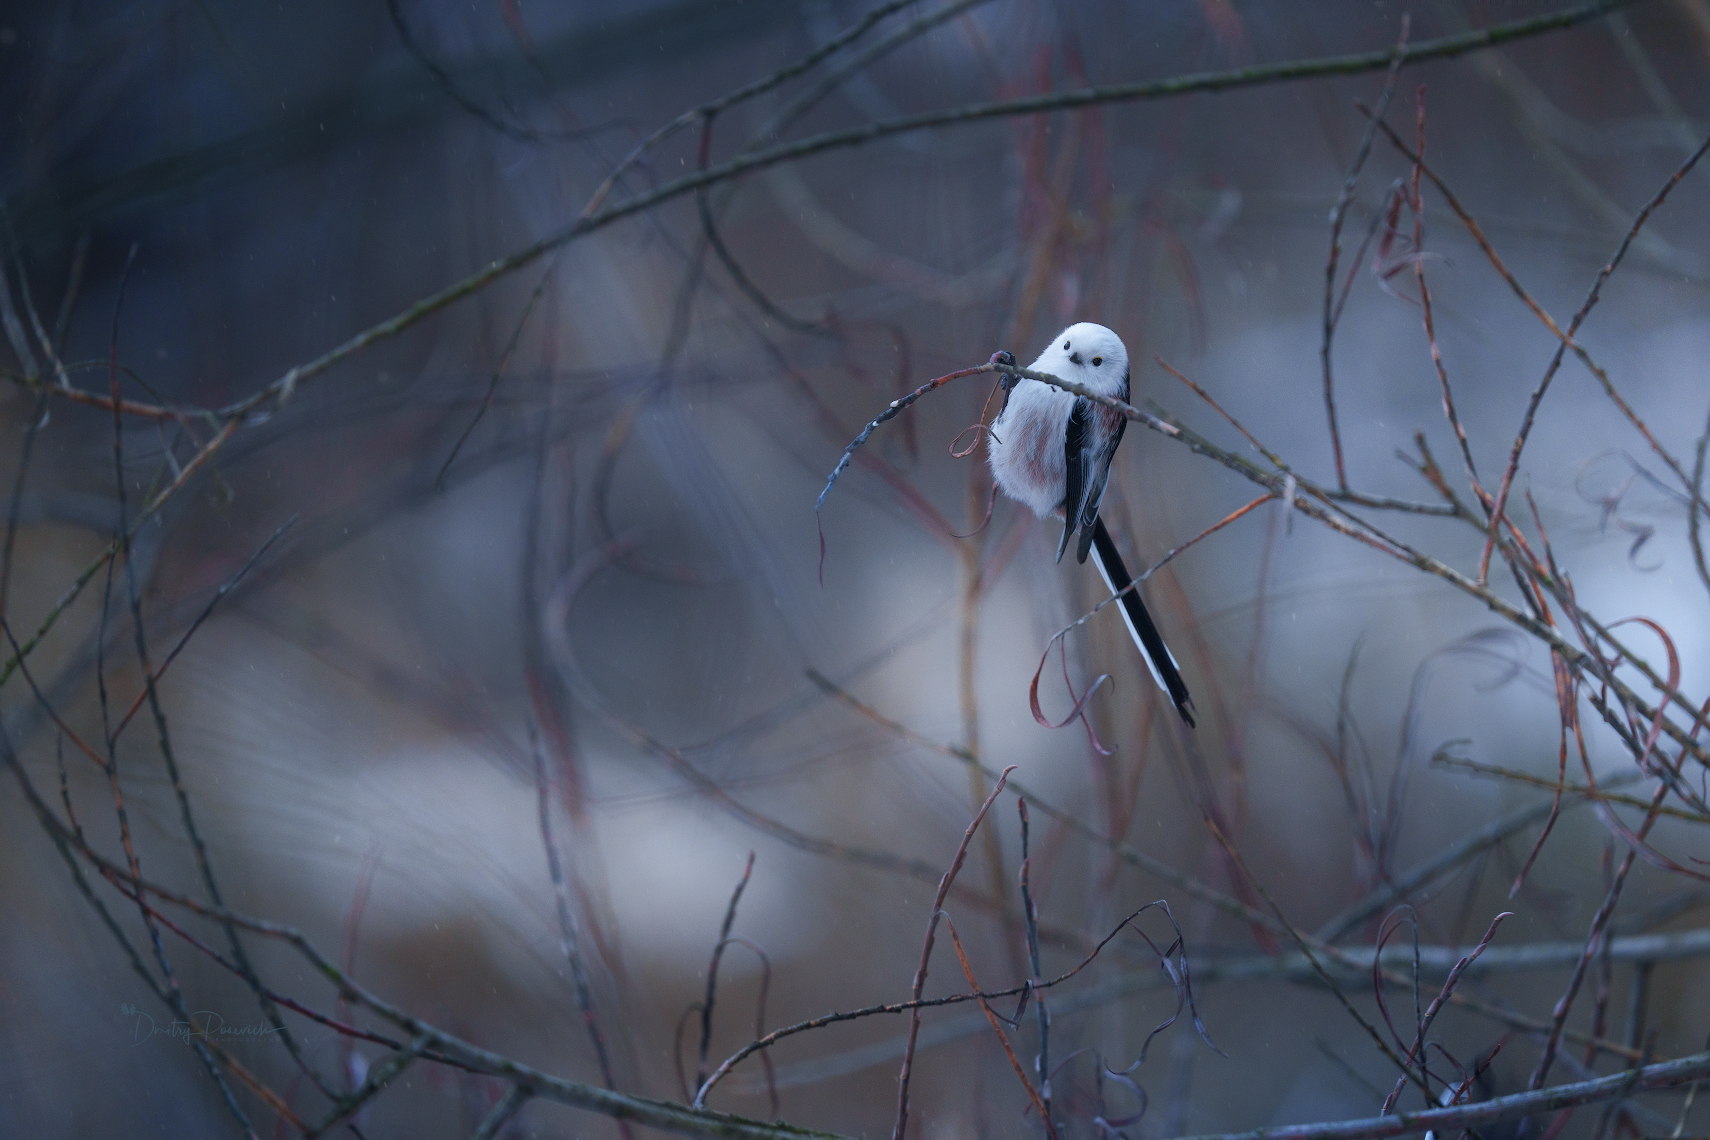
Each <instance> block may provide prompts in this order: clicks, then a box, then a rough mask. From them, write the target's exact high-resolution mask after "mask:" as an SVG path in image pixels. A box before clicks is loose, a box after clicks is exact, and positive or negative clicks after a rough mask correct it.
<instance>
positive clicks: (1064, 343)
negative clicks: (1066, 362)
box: [1063, 341, 1069, 349]
mask: <svg viewBox="0 0 1710 1140" xmlns="http://www.w3.org/2000/svg"><path fill="white" fill-rule="evenodd" d="M1063 347H1064V348H1065V349H1067V348H1068V347H1069V342H1068V341H1064V342H1063Z"/></svg>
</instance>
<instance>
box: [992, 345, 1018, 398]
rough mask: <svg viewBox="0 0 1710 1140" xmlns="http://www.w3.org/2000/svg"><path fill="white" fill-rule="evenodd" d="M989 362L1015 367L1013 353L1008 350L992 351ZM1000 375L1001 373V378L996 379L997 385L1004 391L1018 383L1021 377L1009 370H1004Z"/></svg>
mask: <svg viewBox="0 0 1710 1140" xmlns="http://www.w3.org/2000/svg"><path fill="white" fill-rule="evenodd" d="M991 363H993V364H1006V365H1008V366H1009V367H1011V368H1014V367H1015V353H1013V352H1009V351H1007V350H1003V351H999V352H994V353H992V359H991ZM1002 375H1003V379H1001V380H999V381H998V386H999V387H1001V388H1002V389H1003V390H1004V391H1005V392H1007V391H1009V390H1010V389H1011V388H1013V387H1015V386H1016V384H1018V383H1020V381H1021V377H1019V376H1016V375H1015V374H1013V373H1010V372H1005V373H1003V374H1002Z"/></svg>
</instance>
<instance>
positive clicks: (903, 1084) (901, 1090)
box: [891, 765, 1015, 1140]
mask: <svg viewBox="0 0 1710 1140" xmlns="http://www.w3.org/2000/svg"><path fill="white" fill-rule="evenodd" d="M1013 771H1015V766H1014V765H1011V766H1010V767H1008V768H1005V769H1004V770H1003V772H1002V774H1000V775H999V776H998V779H997V786H995V787H994V788H992V791H991V794H990V795H989V796H987V797H986V802H985V803H983V804H981V805H980V810H979V811H977V812H975V813H974V818H973V819H972V820H971V821H970V822H969V824H968V829H967V830H966V831H965V832H963V833H962V842H961V843H959V844H957V846H956V855H955V857H954V858H953V859H951V860H950V868H949V870H947V871H945V872H944V878H943V879H942V880H940V882H939V884H938V894H937V895H936V896H935V897H934V898H933V900H932V914H931V916H930V917H928V918H927V920H926V938H925V939H924V940H923V941H922V942H921V946H920V965H919V967H917V968H916V970H915V972H914V988H913V991H912V993H911V994H910V996H911V997H912V998H913V999H914V1000H916V1001H919V1000H920V991H921V990H922V989H924V988H925V986H926V969H927V966H928V965H929V964H930V963H931V961H932V942H933V938H934V936H935V935H936V934H937V932H938V920H939V919H940V918H941V917H942V916H943V914H944V899H945V896H947V895H948V894H949V893H950V884H951V883H954V882H955V881H956V874H957V872H958V871H960V870H961V869H962V863H963V861H964V860H966V859H967V857H968V845H969V844H970V843H972V842H973V840H974V832H976V831H978V830H979V827H980V821H981V820H983V819H985V818H986V812H988V811H990V810H991V806H992V804H993V803H994V802H996V800H997V798H998V794H999V793H1000V792H1002V791H1003V786H1004V784H1005V783H1007V782H1008V781H1009V774H1010V773H1011V772H1013ZM919 1036H920V1010H919V1008H918V1007H917V1008H915V1009H913V1010H911V1011H910V1012H909V1022H908V1045H907V1046H906V1047H905V1049H904V1051H903V1061H902V1070H901V1071H900V1072H898V1074H897V1120H896V1124H895V1126H893V1127H892V1129H891V1140H903V1135H904V1134H905V1133H906V1132H907V1131H908V1084H909V1077H910V1076H911V1075H912V1072H913V1069H914V1046H915V1041H916V1040H917V1039H918V1038H919Z"/></svg>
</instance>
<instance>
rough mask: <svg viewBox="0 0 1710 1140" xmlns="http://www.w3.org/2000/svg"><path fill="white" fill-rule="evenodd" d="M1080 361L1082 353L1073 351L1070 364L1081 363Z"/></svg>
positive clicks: (1070, 355)
mask: <svg viewBox="0 0 1710 1140" xmlns="http://www.w3.org/2000/svg"><path fill="white" fill-rule="evenodd" d="M1080 362H1081V354H1080V353H1078V352H1071V353H1070V354H1069V363H1070V364H1079V363H1080Z"/></svg>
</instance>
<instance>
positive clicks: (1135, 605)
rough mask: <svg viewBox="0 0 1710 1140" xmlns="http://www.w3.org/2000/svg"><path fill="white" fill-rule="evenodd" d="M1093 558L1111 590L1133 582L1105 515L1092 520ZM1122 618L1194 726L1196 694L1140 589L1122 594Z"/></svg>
mask: <svg viewBox="0 0 1710 1140" xmlns="http://www.w3.org/2000/svg"><path fill="white" fill-rule="evenodd" d="M1093 561H1094V562H1096V563H1098V572H1099V573H1100V574H1101V575H1103V576H1104V584H1105V585H1106V586H1108V587H1110V592H1111V593H1113V594H1118V593H1122V591H1123V590H1128V587H1129V586H1131V585H1133V584H1134V579H1133V578H1130V577H1129V576H1128V567H1126V566H1124V565H1123V564H1122V555H1120V554H1118V553H1117V551H1116V543H1114V542H1112V541H1111V540H1110V532H1109V531H1108V530H1106V529H1104V519H1103V518H1100V519H1098V520H1097V521H1096V522H1094V523H1093ZM1122 620H1123V621H1125V622H1127V623H1128V632H1129V633H1131V634H1133V635H1134V644H1135V645H1137V646H1139V647H1140V656H1141V657H1143V658H1145V659H1146V667H1147V668H1148V669H1150V670H1151V671H1152V679H1153V680H1154V681H1156V682H1158V688H1160V689H1162V690H1164V692H1166V693H1168V694H1169V696H1170V700H1171V701H1172V702H1174V703H1175V706H1176V711H1177V712H1179V713H1181V714H1182V719H1183V720H1185V721H1187V722H1188V727H1190V728H1191V727H1193V698H1192V697H1190V696H1188V691H1187V684H1186V683H1185V682H1183V680H1182V673H1181V669H1180V668H1178V667H1177V665H1176V659H1175V657H1174V656H1172V655H1171V653H1170V647H1169V646H1167V645H1165V644H1164V639H1163V638H1162V637H1161V636H1159V634H1158V627H1157V626H1156V625H1153V624H1152V615H1151V614H1149V613H1147V612H1146V604H1145V603H1144V602H1142V601H1141V600H1140V591H1139V590H1138V589H1134V590H1128V592H1127V593H1126V594H1122Z"/></svg>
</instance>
